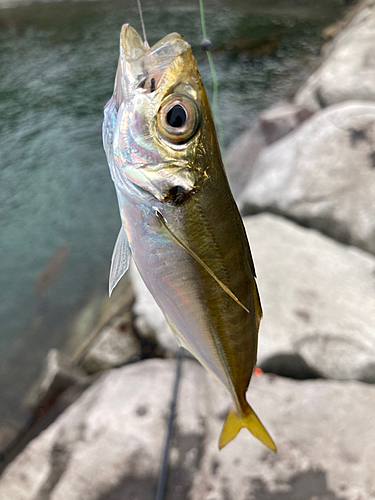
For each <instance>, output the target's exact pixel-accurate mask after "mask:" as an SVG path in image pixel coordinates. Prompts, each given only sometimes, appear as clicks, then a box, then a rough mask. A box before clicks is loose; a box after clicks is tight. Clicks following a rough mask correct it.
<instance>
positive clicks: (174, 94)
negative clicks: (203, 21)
mask: <svg viewBox="0 0 375 500" xmlns="http://www.w3.org/2000/svg"><path fill="white" fill-rule="evenodd" d="M104 115H105V119H104V124H103V142H104V148H105V151H106V154H107V159H108V163H109V167H110V170H111V175H112V179H113V180H114V182H115V184H116V186H117V188H118V189H120V191H122V192H124V191H127V190H129V189H130V190H132V192H134V190H136V191H137V194H138V196H141V197H146V198H147V197H149V198H150V197H151V198H154V199H155V198H156V199H157V200H159V201H160V202H163V203H164V202H168V203H177V202H178V203H181V202H183V201H184V200H185V199H187V198H188V197H190V196H191V195H192V194H194V193H195V192H196V191H197V190H199V188H200V185H201V184H202V182H203V181H204V179H205V178H207V176H208V169H209V167H210V164H211V163H212V161H210V160H212V158H213V156H214V154H217V152H218V151H219V147H218V144H217V138H216V131H215V126H214V122H213V119H212V115H211V111H210V106H209V102H208V99H207V95H206V92H205V90H204V87H203V83H202V80H201V77H200V75H199V72H198V69H197V64H196V60H195V57H194V56H193V53H192V51H191V47H190V45H189V44H188V43H187V42H186V41H185V40H184V38H183V37H182V36H181V35H179V34H177V33H171V34H169V35H167V36H166V37H164V38H163V39H162V40H160V41H159V42H158V43H156V44H155V45H154V46H153V47H151V48H150V47H149V46H148V45H147V43H145V42H143V41H142V39H141V37H140V35H139V34H138V33H137V32H136V30H134V28H132V27H131V26H129V25H124V26H123V27H122V30H121V36H120V57H119V62H118V67H117V73H116V79H115V86H114V93H113V96H112V98H111V100H110V101H109V102H108V103H107V105H106V107H105V110H104Z"/></svg>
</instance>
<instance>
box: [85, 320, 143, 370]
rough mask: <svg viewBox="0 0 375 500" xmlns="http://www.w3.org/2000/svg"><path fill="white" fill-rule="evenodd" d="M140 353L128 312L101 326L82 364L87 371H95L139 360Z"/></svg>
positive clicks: (138, 342) (139, 346)
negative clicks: (111, 322) (105, 325)
mask: <svg viewBox="0 0 375 500" xmlns="http://www.w3.org/2000/svg"><path fill="white" fill-rule="evenodd" d="M141 355H142V350H141V344H140V341H139V340H138V338H137V337H136V336H135V335H134V332H133V330H132V325H131V314H130V313H128V314H126V315H124V317H123V318H117V319H116V320H114V321H113V324H111V325H109V326H107V327H105V328H103V330H102V331H101V332H100V333H99V335H98V336H97V337H96V338H95V340H94V341H93V343H92V345H91V346H90V348H89V349H88V351H87V353H86V355H85V356H84V358H83V360H82V366H83V368H84V369H85V370H86V371H87V372H88V373H96V372H98V371H102V370H108V369H109V368H116V367H118V366H122V365H124V364H125V363H128V362H130V361H135V360H139V359H140V357H141Z"/></svg>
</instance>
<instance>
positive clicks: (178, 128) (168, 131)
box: [157, 94, 199, 144]
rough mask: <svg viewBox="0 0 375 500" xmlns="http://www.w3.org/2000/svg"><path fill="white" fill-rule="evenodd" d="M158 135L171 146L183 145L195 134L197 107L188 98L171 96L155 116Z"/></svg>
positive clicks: (197, 122) (197, 123) (197, 121)
mask: <svg viewBox="0 0 375 500" xmlns="http://www.w3.org/2000/svg"><path fill="white" fill-rule="evenodd" d="M157 125H158V130H159V133H160V135H161V136H162V137H163V138H164V139H166V140H167V141H168V142H172V143H173V144H184V143H186V142H188V141H189V140H190V139H192V138H193V136H194V135H195V134H196V132H197V130H198V126H199V111H198V106H197V105H196V104H195V102H194V101H193V100H192V99H191V98H190V97H188V96H184V95H177V94H174V95H171V96H168V97H167V98H166V99H165V100H164V101H163V102H162V103H161V106H160V108H159V111H158V114H157Z"/></svg>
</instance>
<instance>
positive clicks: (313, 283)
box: [132, 214, 375, 382]
mask: <svg viewBox="0 0 375 500" xmlns="http://www.w3.org/2000/svg"><path fill="white" fill-rule="evenodd" d="M245 227H246V230H247V233H248V236H249V240H250V244H251V248H252V252H253V257H254V261H255V267H256V270H257V275H258V285H259V289H260V295H261V300H262V305H263V311H264V317H263V320H262V322H261V327H260V334H259V348H258V362H259V364H260V365H261V366H262V367H263V368H264V369H267V370H268V371H273V372H275V373H279V374H284V375H288V376H293V377H297V378H308V377H311V376H314V375H320V376H324V377H328V378H334V379H358V380H366V381H369V382H375V323H374V311H375V286H374V284H375V279H374V276H375V258H374V257H373V256H372V255H370V254H367V253H365V252H363V251H360V250H358V249H355V248H352V247H346V246H343V245H342V244H339V243H336V242H335V241H332V240H331V239H329V238H327V237H325V236H324V235H321V234H320V233H318V232H316V231H313V230H311V229H306V228H303V227H299V226H297V225H295V224H294V223H292V222H289V221H287V220H285V219H283V218H281V217H277V216H273V215H267V214H264V215H257V216H254V217H247V218H245ZM132 279H133V280H134V286H135V290H136V293H137V299H136V304H135V307H136V311H137V312H138V313H139V314H141V315H142V317H143V318H144V320H145V321H146V322H147V323H148V324H149V325H151V327H153V328H154V330H155V332H156V336H157V338H158V339H159V342H160V343H162V345H163V346H164V347H165V348H166V349H167V350H169V352H171V353H173V350H176V349H177V342H176V340H175V339H174V336H173V334H172V333H171V332H170V330H169V327H168V324H167V322H166V321H165V319H164V316H163V314H162V312H161V311H160V309H159V308H158V306H157V304H156V303H155V301H154V299H153V298H152V296H151V294H150V293H149V292H148V290H147V288H146V287H145V285H144V283H143V281H142V278H141V277H140V276H139V274H138V273H137V271H136V269H135V268H133V269H132Z"/></svg>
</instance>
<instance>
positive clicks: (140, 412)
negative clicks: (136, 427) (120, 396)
mask: <svg viewBox="0 0 375 500" xmlns="http://www.w3.org/2000/svg"><path fill="white" fill-rule="evenodd" d="M135 413H136V414H137V415H138V417H144V416H145V415H147V413H148V408H147V406H138V408H137V409H136V410H135Z"/></svg>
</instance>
